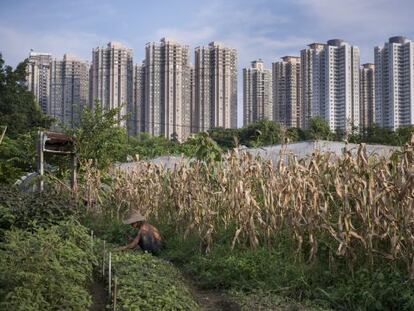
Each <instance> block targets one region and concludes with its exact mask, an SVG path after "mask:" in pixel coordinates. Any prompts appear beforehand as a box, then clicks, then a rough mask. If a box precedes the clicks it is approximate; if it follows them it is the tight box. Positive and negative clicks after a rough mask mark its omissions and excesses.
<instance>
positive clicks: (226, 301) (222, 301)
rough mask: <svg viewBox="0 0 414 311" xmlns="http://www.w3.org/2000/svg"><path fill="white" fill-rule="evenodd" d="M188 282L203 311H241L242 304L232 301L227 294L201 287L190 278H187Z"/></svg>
mask: <svg viewBox="0 0 414 311" xmlns="http://www.w3.org/2000/svg"><path fill="white" fill-rule="evenodd" d="M186 283H187V286H188V289H189V290H190V292H191V294H192V295H193V297H194V299H195V300H196V301H197V302H198V304H199V305H200V307H201V310H203V311H241V307H240V305H239V304H238V303H236V302H234V301H232V300H231V299H230V298H229V297H227V296H226V295H225V294H223V293H220V292H217V291H213V290H205V289H200V288H199V287H197V286H196V285H195V284H194V282H193V281H192V280H191V279H189V278H186Z"/></svg>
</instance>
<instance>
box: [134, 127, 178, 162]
mask: <svg viewBox="0 0 414 311" xmlns="http://www.w3.org/2000/svg"><path fill="white" fill-rule="evenodd" d="M180 152H181V145H180V143H179V142H178V140H169V139H167V138H165V137H164V136H151V135H150V134H148V133H140V134H139V135H138V136H137V137H129V150H128V153H129V154H131V155H139V157H140V158H143V159H152V158H155V157H159V156H162V155H169V154H180Z"/></svg>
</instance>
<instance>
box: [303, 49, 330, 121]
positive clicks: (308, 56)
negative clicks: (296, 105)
mask: <svg viewBox="0 0 414 311" xmlns="http://www.w3.org/2000/svg"><path fill="white" fill-rule="evenodd" d="M324 48H325V44H324V43H312V44H310V45H309V46H308V48H307V49H304V50H302V51H301V52H300V59H301V61H300V63H301V68H300V72H301V77H300V80H301V83H300V84H301V95H300V102H301V116H300V118H301V127H302V128H305V129H306V128H309V121H310V119H312V118H314V117H316V116H320V107H319V102H320V97H321V96H320V93H321V92H322V93H325V90H324V86H325V85H324V83H322V82H321V81H322V77H321V72H320V71H321V70H322V69H323V68H324V67H325V66H324V64H323V58H322V57H321V54H322V52H323V50H324Z"/></svg>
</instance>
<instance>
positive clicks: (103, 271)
mask: <svg viewBox="0 0 414 311" xmlns="http://www.w3.org/2000/svg"><path fill="white" fill-rule="evenodd" d="M103 244H104V245H103V256H102V276H105V255H106V254H105V253H106V252H105V240H104V241H103Z"/></svg>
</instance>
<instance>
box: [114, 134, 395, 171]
mask: <svg viewBox="0 0 414 311" xmlns="http://www.w3.org/2000/svg"><path fill="white" fill-rule="evenodd" d="M344 148H346V149H347V150H349V151H351V152H352V153H354V154H355V153H356V152H357V150H358V148H359V145H357V144H345V143H344V142H332V141H324V140H319V141H304V142H298V143H291V144H286V145H274V146H267V147H262V148H243V149H242V151H246V152H249V153H250V154H252V155H253V156H260V157H261V158H262V159H263V160H271V161H272V162H273V163H277V161H279V158H280V152H281V150H282V149H283V154H284V155H285V156H286V155H288V154H293V155H296V156H297V157H298V158H305V157H307V156H310V155H312V153H313V152H315V151H316V150H319V151H320V152H332V153H334V154H336V155H341V154H342V153H343V150H344ZM399 149H400V148H399V147H394V146H384V145H366V150H367V153H368V155H378V156H383V157H389V156H390V155H391V154H392V152H394V151H396V150H399ZM191 160H192V159H188V158H186V157H182V156H162V157H158V158H155V159H152V160H147V161H149V162H152V163H155V164H160V165H162V166H164V167H165V168H167V169H174V167H175V166H177V165H180V164H185V163H187V164H188V163H189V162H190V161H191ZM137 163H138V162H127V163H120V164H118V167H119V168H120V169H122V170H125V171H130V170H132V169H133V168H134V167H135V166H136V165H137Z"/></svg>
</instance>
